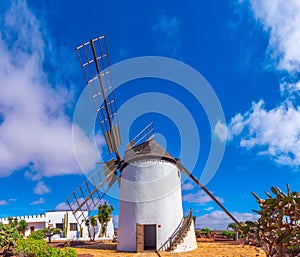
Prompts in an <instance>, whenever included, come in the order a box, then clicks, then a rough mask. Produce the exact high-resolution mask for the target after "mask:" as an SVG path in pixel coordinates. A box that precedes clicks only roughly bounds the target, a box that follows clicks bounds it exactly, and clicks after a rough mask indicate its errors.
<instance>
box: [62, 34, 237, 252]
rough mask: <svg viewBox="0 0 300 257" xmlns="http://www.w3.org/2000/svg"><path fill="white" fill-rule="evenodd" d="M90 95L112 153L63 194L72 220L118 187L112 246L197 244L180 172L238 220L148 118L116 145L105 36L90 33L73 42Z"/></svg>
mask: <svg viewBox="0 0 300 257" xmlns="http://www.w3.org/2000/svg"><path fill="white" fill-rule="evenodd" d="M76 52H77V54H78V58H79V61H80V65H81V68H82V70H83V73H84V77H85V80H86V84H87V86H88V89H89V92H90V95H91V99H92V101H93V103H94V106H95V110H96V113H97V117H98V120H99V124H100V127H101V130H102V133H103V135H104V138H105V141H106V144H107V147H108V150H109V152H110V154H112V155H113V156H114V157H113V158H112V159H111V160H109V161H108V162H106V163H105V164H104V165H103V168H102V169H99V170H97V171H96V172H95V173H94V174H92V175H91V176H90V177H89V178H88V179H87V180H86V181H85V182H84V183H83V184H82V185H80V186H79V187H78V188H77V189H76V190H75V191H74V192H73V193H72V194H71V195H70V197H68V198H67V203H68V204H69V206H70V208H71V210H72V212H73V214H74V216H75V218H76V220H77V222H78V223H79V224H80V225H81V224H82V223H83V222H84V220H85V219H86V218H87V217H85V215H86V212H85V211H86V210H88V211H92V210H94V209H95V208H97V206H98V205H99V203H100V200H101V199H102V198H103V197H104V196H105V194H106V193H107V191H108V190H109V189H110V188H111V187H112V186H113V185H114V184H115V183H117V185H118V186H119V187H120V207H119V227H118V235H119V236H118V247H117V248H118V250H120V251H137V252H141V251H143V250H144V249H154V250H162V251H164V250H173V251H189V250H193V249H195V248H196V247H197V244H196V239H195V233H194V224H193V219H192V212H191V210H190V212H189V214H188V216H187V217H184V215H183V210H182V197H181V194H182V192H181V172H183V173H184V174H185V175H187V176H188V177H189V178H190V179H191V180H192V181H193V182H194V183H196V184H197V185H198V186H199V187H200V188H201V189H202V190H204V191H205V192H206V193H207V194H208V195H209V196H210V197H211V198H212V199H213V200H214V201H215V202H216V203H217V204H218V205H219V206H220V208H221V209H222V210H223V211H224V212H225V213H227V215H228V216H229V217H230V218H231V219H232V220H233V221H234V222H235V223H237V224H239V223H238V221H237V220H236V219H235V218H234V217H233V216H232V215H231V214H230V213H229V212H228V211H227V210H226V209H225V208H224V207H223V205H222V204H221V203H220V202H219V201H218V200H217V199H216V198H215V197H214V196H213V195H212V194H211V193H210V192H209V191H208V190H207V189H206V188H205V187H204V186H203V185H202V184H201V183H200V182H199V181H198V180H197V179H196V178H195V177H194V176H193V175H192V174H191V173H190V172H189V171H188V170H187V169H186V168H185V167H184V166H183V164H182V163H181V161H180V159H177V158H175V157H173V156H172V155H170V154H169V153H168V152H167V151H166V150H165V149H164V148H163V147H162V146H160V145H159V144H158V143H157V142H156V141H155V140H154V128H153V124H152V123H150V124H149V125H148V126H147V127H146V128H145V129H143V130H142V131H141V132H140V133H139V134H138V135H137V136H136V137H135V138H134V139H132V140H131V141H130V142H129V144H128V145H127V146H126V151H125V153H124V157H123V158H121V155H120V152H119V150H118V148H119V147H120V145H121V140H120V133H119V125H118V117H117V111H116V109H117V108H116V101H115V97H114V89H113V84H112V76H111V73H110V69H109V66H110V63H109V56H108V49H107V42H106V38H105V36H101V37H98V38H95V39H91V40H90V41H89V42H87V43H84V44H82V45H80V46H79V47H77V48H76Z"/></svg>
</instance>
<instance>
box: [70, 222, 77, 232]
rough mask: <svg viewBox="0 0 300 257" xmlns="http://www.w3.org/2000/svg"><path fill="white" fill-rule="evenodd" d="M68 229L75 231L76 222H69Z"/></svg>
mask: <svg viewBox="0 0 300 257" xmlns="http://www.w3.org/2000/svg"><path fill="white" fill-rule="evenodd" d="M70 231H77V223H70Z"/></svg>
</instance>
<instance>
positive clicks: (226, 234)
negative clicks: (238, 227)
mask: <svg viewBox="0 0 300 257" xmlns="http://www.w3.org/2000/svg"><path fill="white" fill-rule="evenodd" d="M222 236H226V237H227V238H234V232H232V231H226V230H224V231H222Z"/></svg>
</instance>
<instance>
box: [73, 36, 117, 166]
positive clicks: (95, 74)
mask: <svg viewBox="0 0 300 257" xmlns="http://www.w3.org/2000/svg"><path fill="white" fill-rule="evenodd" d="M76 52H77V56H78V59H79V62H80V66H81V68H82V70H83V74H84V78H85V81H86V84H87V86H88V89H89V93H90V95H91V98H92V101H93V104H94V107H95V110H96V113H97V117H98V119H99V122H100V127H101V130H102V133H103V135H104V137H105V140H106V143H107V147H108V150H109V152H110V153H114V152H115V154H116V158H117V161H120V160H121V158H120V154H119V151H118V147H119V146H120V145H121V139H120V132H119V124H118V116H117V111H116V110H117V107H116V100H115V95H114V88H113V82H112V76H111V72H110V69H109V67H110V62H109V55H108V47H107V42H106V37H105V36H101V37H97V38H95V39H91V40H90V41H89V42H86V43H84V44H82V45H80V46H78V47H76Z"/></svg>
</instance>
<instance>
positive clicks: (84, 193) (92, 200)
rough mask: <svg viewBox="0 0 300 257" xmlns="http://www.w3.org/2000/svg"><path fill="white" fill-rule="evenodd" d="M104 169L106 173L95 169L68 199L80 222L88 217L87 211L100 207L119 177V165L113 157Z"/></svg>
mask: <svg viewBox="0 0 300 257" xmlns="http://www.w3.org/2000/svg"><path fill="white" fill-rule="evenodd" d="M103 169H104V173H103V171H101V170H100V169H99V170H97V171H95V172H94V173H93V174H92V175H91V176H90V177H89V178H88V179H87V180H86V181H85V182H83V183H82V184H81V185H80V186H79V187H78V188H77V189H76V190H75V191H74V192H73V193H72V194H71V195H70V196H69V197H68V198H67V200H66V201H67V203H68V205H69V207H70V209H71V211H72V213H73V215H74V217H75V219H76V221H77V222H78V224H82V222H84V220H86V219H87V216H86V214H85V212H86V211H88V212H90V211H93V210H95V209H96V208H97V207H98V205H99V204H100V201H101V199H102V198H103V197H104V196H105V194H106V193H107V191H108V190H109V189H110V187H111V186H112V185H113V184H114V183H115V181H116V180H117V179H119V177H118V176H116V175H115V171H116V170H117V167H116V166H115V165H114V160H113V159H111V160H110V161H109V162H107V163H106V164H105V165H104V167H103Z"/></svg>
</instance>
